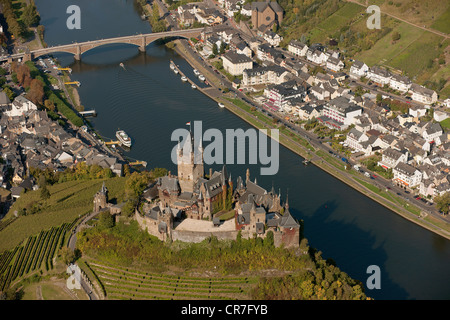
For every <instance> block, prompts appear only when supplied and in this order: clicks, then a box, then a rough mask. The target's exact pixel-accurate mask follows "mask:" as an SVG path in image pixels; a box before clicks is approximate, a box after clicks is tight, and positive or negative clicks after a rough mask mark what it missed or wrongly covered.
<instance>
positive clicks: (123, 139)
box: [116, 130, 131, 147]
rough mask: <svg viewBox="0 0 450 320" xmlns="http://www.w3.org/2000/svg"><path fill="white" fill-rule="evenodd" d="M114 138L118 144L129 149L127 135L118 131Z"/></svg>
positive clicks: (129, 141)
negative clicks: (117, 140)
mask: <svg viewBox="0 0 450 320" xmlns="http://www.w3.org/2000/svg"><path fill="white" fill-rule="evenodd" d="M116 137H117V139H119V141H120V143H121V144H122V145H124V146H125V147H131V138H130V137H129V136H128V134H127V133H126V132H125V131H123V130H119V131H117V132H116Z"/></svg>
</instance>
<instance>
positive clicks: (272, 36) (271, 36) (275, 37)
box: [263, 30, 283, 47]
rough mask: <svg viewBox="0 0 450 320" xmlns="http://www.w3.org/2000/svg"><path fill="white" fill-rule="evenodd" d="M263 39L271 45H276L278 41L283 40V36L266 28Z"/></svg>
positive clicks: (278, 43)
mask: <svg viewBox="0 0 450 320" xmlns="http://www.w3.org/2000/svg"><path fill="white" fill-rule="evenodd" d="M263 38H264V40H266V41H267V42H268V43H269V44H270V45H271V46H274V47H278V46H279V45H280V42H281V41H282V40H283V37H282V36H280V35H279V34H276V33H275V32H273V31H271V30H267V31H266V32H265V33H264V34H263Z"/></svg>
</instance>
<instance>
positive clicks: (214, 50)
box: [212, 43, 219, 56]
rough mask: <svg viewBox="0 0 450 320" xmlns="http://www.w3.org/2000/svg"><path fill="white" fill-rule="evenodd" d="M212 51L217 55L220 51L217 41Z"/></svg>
mask: <svg viewBox="0 0 450 320" xmlns="http://www.w3.org/2000/svg"><path fill="white" fill-rule="evenodd" d="M212 53H213V55H215V56H216V55H217V54H218V53H219V49H217V44H215V43H214V45H213V47H212Z"/></svg>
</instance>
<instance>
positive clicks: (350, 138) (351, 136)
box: [345, 128, 369, 152]
mask: <svg viewBox="0 0 450 320" xmlns="http://www.w3.org/2000/svg"><path fill="white" fill-rule="evenodd" d="M368 140H369V137H368V136H367V135H366V134H365V133H363V132H361V131H359V130H357V129H356V128H352V129H351V130H350V131H349V132H348V133H347V137H346V139H345V143H346V144H348V146H349V147H350V148H351V149H353V150H355V151H358V152H359V151H361V150H363V146H362V144H361V143H362V142H365V141H368Z"/></svg>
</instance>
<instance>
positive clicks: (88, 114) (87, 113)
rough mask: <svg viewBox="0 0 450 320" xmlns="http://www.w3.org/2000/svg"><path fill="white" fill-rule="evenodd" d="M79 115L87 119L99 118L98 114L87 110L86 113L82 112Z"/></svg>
mask: <svg viewBox="0 0 450 320" xmlns="http://www.w3.org/2000/svg"><path fill="white" fill-rule="evenodd" d="M79 114H81V115H82V116H85V117H89V116H90V117H96V116H97V112H96V111H95V109H94V110H86V111H80V112H79Z"/></svg>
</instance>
